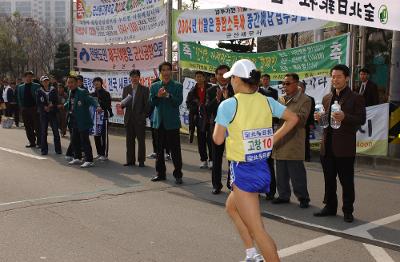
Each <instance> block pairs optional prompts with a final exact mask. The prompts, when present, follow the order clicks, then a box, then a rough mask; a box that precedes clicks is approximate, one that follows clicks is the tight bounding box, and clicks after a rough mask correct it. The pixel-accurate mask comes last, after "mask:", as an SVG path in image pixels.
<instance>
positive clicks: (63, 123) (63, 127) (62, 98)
mask: <svg viewBox="0 0 400 262" xmlns="http://www.w3.org/2000/svg"><path fill="white" fill-rule="evenodd" d="M57 91H58V104H60V105H64V104H65V102H66V101H67V98H68V94H67V93H66V92H65V88H64V85H63V84H61V83H58V85H57ZM57 119H58V126H59V128H60V131H61V136H62V137H64V136H65V135H66V134H67V112H66V111H65V108H63V107H61V108H59V110H58V112H57Z"/></svg>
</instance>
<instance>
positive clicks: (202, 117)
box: [186, 84, 211, 132]
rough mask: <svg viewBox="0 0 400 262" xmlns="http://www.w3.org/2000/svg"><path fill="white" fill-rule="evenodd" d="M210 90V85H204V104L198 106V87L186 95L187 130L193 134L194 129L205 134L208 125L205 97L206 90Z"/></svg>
mask: <svg viewBox="0 0 400 262" xmlns="http://www.w3.org/2000/svg"><path fill="white" fill-rule="evenodd" d="M210 88H211V84H206V85H205V95H204V104H200V97H199V94H198V85H197V84H196V85H195V86H194V87H193V88H192V89H191V90H190V91H189V93H188V95H187V98H186V107H187V109H188V110H189V130H191V131H193V132H194V129H195V127H197V128H198V129H199V130H200V131H202V132H205V129H206V128H207V126H208V124H209V120H208V115H207V109H206V97H207V90H208V89H210Z"/></svg>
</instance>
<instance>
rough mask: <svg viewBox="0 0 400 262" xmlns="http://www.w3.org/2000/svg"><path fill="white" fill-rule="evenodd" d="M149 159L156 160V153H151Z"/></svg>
mask: <svg viewBox="0 0 400 262" xmlns="http://www.w3.org/2000/svg"><path fill="white" fill-rule="evenodd" d="M147 158H149V159H156V158H157V154H156V153H151V154H150V155H148V156H147Z"/></svg>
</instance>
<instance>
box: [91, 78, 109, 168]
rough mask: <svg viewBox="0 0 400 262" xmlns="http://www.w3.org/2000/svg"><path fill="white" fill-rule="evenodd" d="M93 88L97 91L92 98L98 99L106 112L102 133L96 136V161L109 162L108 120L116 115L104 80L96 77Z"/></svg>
mask: <svg viewBox="0 0 400 262" xmlns="http://www.w3.org/2000/svg"><path fill="white" fill-rule="evenodd" d="M93 86H94V88H95V91H94V92H93V93H92V97H95V98H96V99H97V102H98V103H99V104H100V107H101V109H102V110H103V111H104V118H103V123H102V124H103V125H102V129H101V133H100V134H99V135H95V136H94V143H95V145H96V150H97V156H96V159H97V160H100V161H105V160H108V142H109V139H108V118H109V117H113V115H114V114H113V112H112V109H111V95H110V93H109V92H108V91H107V90H105V89H104V87H103V79H102V78H101V77H95V78H94V79H93Z"/></svg>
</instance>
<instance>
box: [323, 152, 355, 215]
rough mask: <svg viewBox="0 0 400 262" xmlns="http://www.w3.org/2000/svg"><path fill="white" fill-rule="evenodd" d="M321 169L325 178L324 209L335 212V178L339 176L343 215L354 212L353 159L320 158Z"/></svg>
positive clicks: (336, 203) (336, 205) (336, 202)
mask: <svg viewBox="0 0 400 262" xmlns="http://www.w3.org/2000/svg"><path fill="white" fill-rule="evenodd" d="M321 164H322V169H323V171H324V178H325V200H326V208H327V209H328V210H329V211H332V212H336V211H337V207H338V200H337V195H336V189H337V185H336V177H337V176H339V181H340V184H341V185H342V192H343V197H342V198H343V207H342V210H343V213H350V214H351V213H353V211H354V207H353V205H354V200H355V192H354V157H335V156H331V155H328V156H321Z"/></svg>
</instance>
